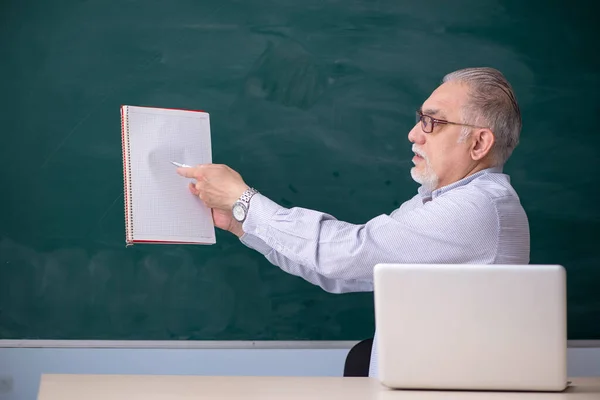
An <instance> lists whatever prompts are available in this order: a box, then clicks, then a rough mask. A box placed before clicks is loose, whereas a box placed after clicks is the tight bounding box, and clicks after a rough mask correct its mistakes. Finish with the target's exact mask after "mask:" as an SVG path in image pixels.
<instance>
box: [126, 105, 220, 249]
mask: <svg viewBox="0 0 600 400" xmlns="http://www.w3.org/2000/svg"><path fill="white" fill-rule="evenodd" d="M124 116H125V120H126V127H125V129H128V133H127V134H128V137H129V165H130V173H131V182H130V185H131V193H130V198H129V202H130V203H129V204H130V207H131V212H132V214H133V215H132V221H133V224H132V230H133V240H134V241H157V242H179V243H204V244H213V243H215V229H214V225H213V221H212V216H211V212H210V209H209V208H207V207H206V206H205V205H204V203H202V201H201V200H200V199H199V198H198V197H196V196H194V195H193V194H191V193H190V191H189V189H188V184H189V183H190V182H192V180H190V179H189V178H184V177H182V176H180V175H178V174H177V167H176V166H174V165H173V164H171V161H176V162H180V163H183V164H188V165H196V164H205V163H211V162H212V152H211V138H210V121H209V115H208V114H207V113H203V112H194V111H183V110H168V109H158V108H146V107H134V106H126V108H125V110H124Z"/></svg>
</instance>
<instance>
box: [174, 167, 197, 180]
mask: <svg viewBox="0 0 600 400" xmlns="http://www.w3.org/2000/svg"><path fill="white" fill-rule="evenodd" d="M177 173H178V174H179V175H181V176H185V177H186V178H197V177H198V175H199V174H198V172H197V170H196V169H195V168H186V167H179V168H177Z"/></svg>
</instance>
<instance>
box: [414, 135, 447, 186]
mask: <svg viewBox="0 0 600 400" xmlns="http://www.w3.org/2000/svg"><path fill="white" fill-rule="evenodd" d="M412 150H413V152H414V153H415V154H418V155H420V156H421V157H423V160H424V161H425V171H419V170H417V167H416V166H415V167H412V168H411V169H410V176H411V177H412V178H413V179H414V180H415V182H417V183H420V184H421V185H422V186H423V188H424V189H426V190H428V191H433V190H435V189H436V188H437V186H438V184H439V182H440V179H439V177H438V176H437V175H436V173H435V172H434V171H433V169H432V168H431V163H430V162H429V158H427V154H425V153H423V152H422V151H421V150H419V149H417V148H416V147H415V145H414V144H413V147H412Z"/></svg>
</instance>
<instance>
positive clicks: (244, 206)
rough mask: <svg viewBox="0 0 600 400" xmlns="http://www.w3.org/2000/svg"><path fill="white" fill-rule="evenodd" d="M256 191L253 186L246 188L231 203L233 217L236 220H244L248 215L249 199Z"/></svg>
mask: <svg viewBox="0 0 600 400" xmlns="http://www.w3.org/2000/svg"><path fill="white" fill-rule="evenodd" d="M256 193H258V191H257V190H256V189H254V188H248V189H246V190H245V191H244V193H242V195H241V196H240V198H239V199H238V201H236V202H235V203H234V204H233V208H232V209H231V211H232V213H233V218H235V220H236V221H239V222H244V221H245V220H246V217H247V216H248V207H250V199H251V198H252V196H254V195H255V194H256Z"/></svg>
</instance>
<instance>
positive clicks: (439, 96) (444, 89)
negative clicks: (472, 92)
mask: <svg viewBox="0 0 600 400" xmlns="http://www.w3.org/2000/svg"><path fill="white" fill-rule="evenodd" d="M466 99H467V88H466V86H465V85H462V84H459V83H455V82H446V83H444V84H442V85H440V86H439V87H438V88H437V89H435V90H434V91H433V93H431V95H430V96H429V98H428V99H427V100H425V102H424V103H423V105H422V106H421V110H422V111H423V114H429V115H432V116H440V115H445V116H447V115H449V114H450V115H453V114H456V113H460V110H461V107H462V105H463V104H464V102H465V101H466Z"/></svg>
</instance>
